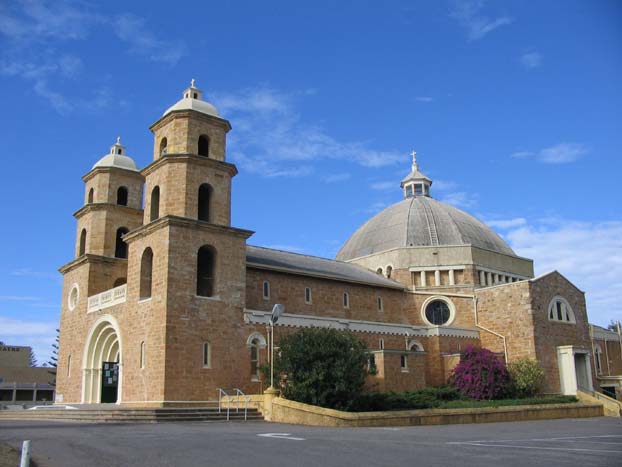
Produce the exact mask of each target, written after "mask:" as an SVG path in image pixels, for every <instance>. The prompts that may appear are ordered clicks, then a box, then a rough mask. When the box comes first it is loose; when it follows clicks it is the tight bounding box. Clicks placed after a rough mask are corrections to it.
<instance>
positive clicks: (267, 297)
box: [263, 281, 270, 300]
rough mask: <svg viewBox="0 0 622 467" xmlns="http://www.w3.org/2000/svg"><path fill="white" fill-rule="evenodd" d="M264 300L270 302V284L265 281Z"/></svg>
mask: <svg viewBox="0 0 622 467" xmlns="http://www.w3.org/2000/svg"><path fill="white" fill-rule="evenodd" d="M263 299H264V300H270V282H269V281H263Z"/></svg>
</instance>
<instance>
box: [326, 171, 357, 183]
mask: <svg viewBox="0 0 622 467" xmlns="http://www.w3.org/2000/svg"><path fill="white" fill-rule="evenodd" d="M350 178H352V174H350V173H339V174H332V175H326V176H324V177H322V181H323V182H324V183H338V182H345V181H346V180H350Z"/></svg>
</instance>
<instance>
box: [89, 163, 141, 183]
mask: <svg viewBox="0 0 622 467" xmlns="http://www.w3.org/2000/svg"><path fill="white" fill-rule="evenodd" d="M106 172H109V173H115V172H118V173H121V174H123V175H126V176H130V177H134V178H138V179H140V180H143V176H142V174H141V173H140V172H138V171H136V170H128V169H122V168H120V167H95V168H93V169H91V170H89V171H88V172H87V173H86V174H84V175H83V176H82V180H83V181H84V182H85V183H86V182H88V181H89V180H90V179H91V178H93V177H94V176H95V175H97V174H100V173H106Z"/></svg>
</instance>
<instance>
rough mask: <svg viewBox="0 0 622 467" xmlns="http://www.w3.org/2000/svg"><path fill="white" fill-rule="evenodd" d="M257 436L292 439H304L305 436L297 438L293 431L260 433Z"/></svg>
mask: <svg viewBox="0 0 622 467" xmlns="http://www.w3.org/2000/svg"><path fill="white" fill-rule="evenodd" d="M257 436H261V437H262V438H279V439H291V440H292V441H304V440H305V439H304V438H295V437H293V436H292V435H291V433H260V434H258V435H257Z"/></svg>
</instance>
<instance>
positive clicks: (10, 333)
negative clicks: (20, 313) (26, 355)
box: [0, 316, 58, 365]
mask: <svg viewBox="0 0 622 467" xmlns="http://www.w3.org/2000/svg"><path fill="white" fill-rule="evenodd" d="M57 327H58V323H56V322H51V321H26V320H21V319H14V318H7V317H4V316H0V341H2V342H4V343H5V344H10V345H27V346H30V347H32V348H33V350H34V352H35V355H36V357H37V360H38V363H39V365H41V364H43V363H44V362H47V361H48V360H49V358H50V355H51V353H52V344H53V343H54V341H55V340H56V329H57Z"/></svg>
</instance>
